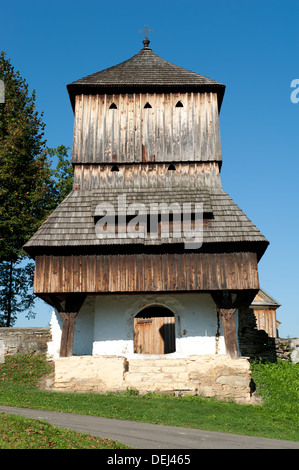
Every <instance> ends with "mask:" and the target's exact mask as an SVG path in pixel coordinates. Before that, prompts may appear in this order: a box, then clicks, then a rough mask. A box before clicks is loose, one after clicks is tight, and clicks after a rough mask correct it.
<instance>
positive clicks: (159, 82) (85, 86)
mask: <svg viewBox="0 0 299 470" xmlns="http://www.w3.org/2000/svg"><path fill="white" fill-rule="evenodd" d="M145 87H146V88H147V90H148V91H150V90H151V89H157V88H159V89H160V90H161V88H162V89H166V90H168V91H170V90H172V89H176V90H179V89H184V90H194V91H196V90H198V88H200V89H203V88H204V89H207V90H211V89H213V90H214V91H216V93H217V94H218V96H219V108H220V106H221V102H222V99H223V95H224V90H225V85H223V84H222V83H219V82H216V81H215V80H212V79H211V78H208V77H205V76H203V75H200V74H198V73H195V72H191V71H190V70H187V69H185V68H182V67H179V66H178V65H175V64H172V63H170V62H168V61H167V60H164V59H162V58H161V57H159V56H158V55H157V54H155V53H154V52H153V51H152V49H151V48H150V47H148V45H145V46H144V47H143V48H142V49H141V50H140V51H139V52H138V53H137V54H136V55H134V56H133V57H131V58H130V59H128V60H126V61H124V62H121V63H120V64H118V65H114V66H113V67H109V68H107V69H105V70H102V71H100V72H96V73H94V74H92V75H88V76H86V77H83V78H81V79H79V80H76V81H74V82H72V83H70V84H69V85H67V89H68V92H69V95H70V98H71V102H72V105H74V96H75V95H76V94H78V93H87V92H91V93H92V92H94V91H95V88H96V89H97V90H99V91H100V90H101V89H102V90H103V92H104V93H105V92H107V88H113V89H114V92H116V91H115V90H119V91H120V92H121V91H123V90H124V89H128V88H130V89H135V90H142V89H143V88H145Z"/></svg>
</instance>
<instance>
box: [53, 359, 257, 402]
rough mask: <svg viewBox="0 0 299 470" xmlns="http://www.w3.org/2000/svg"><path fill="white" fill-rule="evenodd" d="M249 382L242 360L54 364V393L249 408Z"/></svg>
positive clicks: (246, 365) (247, 368)
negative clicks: (151, 395)
mask: <svg viewBox="0 0 299 470" xmlns="http://www.w3.org/2000/svg"><path fill="white" fill-rule="evenodd" d="M250 383H251V371H250V364H249V361H248V360H247V359H246V358H244V357H243V358H240V359H236V360H232V359H230V358H229V357H228V356H225V355H209V356H207V355H204V356H189V357H187V358H181V359H179V358H166V357H165V355H163V356H152V355H149V356H147V357H144V356H142V357H140V358H136V359H135V358H134V359H127V358H125V357H117V356H98V357H96V356H72V357H67V358H59V359H55V378H54V383H53V389H56V390H64V391H77V392H87V391H91V392H98V393H99V392H100V393H106V392H109V391H110V392H115V391H125V390H127V389H128V388H129V389H136V390H138V391H139V392H140V393H146V392H158V393H176V394H182V395H185V394H190V393H191V394H197V395H201V396H205V397H215V398H217V399H220V400H234V401H236V402H239V403H251V400H252V397H251V390H250Z"/></svg>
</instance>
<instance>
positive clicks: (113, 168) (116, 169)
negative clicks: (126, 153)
mask: <svg viewBox="0 0 299 470" xmlns="http://www.w3.org/2000/svg"><path fill="white" fill-rule="evenodd" d="M111 171H119V168H118V166H117V165H113V167H112V168H111Z"/></svg>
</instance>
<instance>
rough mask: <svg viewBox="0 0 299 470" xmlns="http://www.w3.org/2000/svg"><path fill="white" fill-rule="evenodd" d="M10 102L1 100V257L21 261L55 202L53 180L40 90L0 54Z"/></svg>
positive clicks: (0, 77) (0, 64)
mask: <svg viewBox="0 0 299 470" xmlns="http://www.w3.org/2000/svg"><path fill="white" fill-rule="evenodd" d="M0 79H2V80H3V81H4V86H5V102H4V103H0V260H6V261H11V260H12V261H16V260H17V259H18V258H19V257H20V256H23V255H24V253H23V252H22V246H23V244H24V243H25V242H26V240H27V239H28V238H29V237H30V236H31V235H32V234H33V233H34V232H35V231H36V230H37V228H38V227H39V225H40V223H41V221H42V220H44V219H45V217H46V216H47V215H48V213H49V211H50V210H52V208H53V191H54V189H55V188H54V184H53V180H52V177H51V176H52V175H51V169H50V162H49V158H48V155H47V152H46V149H45V140H44V127H45V125H44V123H43V122H42V115H41V116H40V115H39V113H38V112H37V111H36V109H35V92H34V91H33V92H32V94H30V93H29V90H28V85H27V83H26V81H25V80H24V79H23V78H22V77H21V76H20V73H19V72H15V71H14V68H13V67H12V65H11V63H10V59H6V57H5V53H4V52H2V53H1V55H0Z"/></svg>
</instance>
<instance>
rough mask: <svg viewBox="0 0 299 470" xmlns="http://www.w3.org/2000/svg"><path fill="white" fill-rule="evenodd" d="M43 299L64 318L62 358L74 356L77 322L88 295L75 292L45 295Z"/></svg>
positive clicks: (61, 343) (61, 344)
mask: <svg viewBox="0 0 299 470" xmlns="http://www.w3.org/2000/svg"><path fill="white" fill-rule="evenodd" d="M41 298H42V299H43V300H44V301H45V302H47V303H48V304H50V305H52V307H54V308H55V309H56V310H57V312H58V313H59V315H60V316H61V318H62V332H61V341H60V357H68V356H71V355H72V350H73V340H74V333H75V320H76V316H77V315H78V313H79V310H80V308H81V307H82V305H83V303H84V301H85V299H86V294H85V293H84V294H83V293H81V292H80V293H77V292H73V293H72V294H69V293H67V294H52V293H50V294H45V295H43V296H41Z"/></svg>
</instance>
